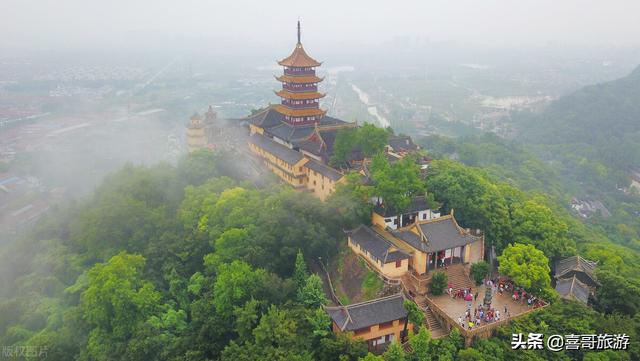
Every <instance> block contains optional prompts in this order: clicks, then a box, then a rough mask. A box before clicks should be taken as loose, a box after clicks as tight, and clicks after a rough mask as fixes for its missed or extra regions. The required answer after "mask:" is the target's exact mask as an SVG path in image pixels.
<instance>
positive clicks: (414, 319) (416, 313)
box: [403, 300, 424, 332]
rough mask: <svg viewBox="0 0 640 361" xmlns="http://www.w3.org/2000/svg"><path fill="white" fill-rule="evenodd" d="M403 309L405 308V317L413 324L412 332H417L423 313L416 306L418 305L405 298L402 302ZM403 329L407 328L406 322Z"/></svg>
mask: <svg viewBox="0 0 640 361" xmlns="http://www.w3.org/2000/svg"><path fill="white" fill-rule="evenodd" d="M403 306H404V309H405V310H407V318H408V319H409V322H411V323H412V324H413V330H414V332H417V331H418V330H419V329H420V328H421V327H422V324H423V323H424V313H423V312H422V311H421V310H420V308H418V305H417V304H416V303H415V302H413V301H411V300H405V301H404V303H403ZM404 328H405V331H406V330H407V324H406V323H405V326H404Z"/></svg>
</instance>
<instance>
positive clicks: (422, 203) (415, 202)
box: [374, 196, 429, 217]
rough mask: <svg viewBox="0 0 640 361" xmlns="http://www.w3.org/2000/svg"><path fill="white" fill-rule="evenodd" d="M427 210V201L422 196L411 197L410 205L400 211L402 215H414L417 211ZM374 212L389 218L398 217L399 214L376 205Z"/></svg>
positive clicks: (391, 209)
mask: <svg viewBox="0 0 640 361" xmlns="http://www.w3.org/2000/svg"><path fill="white" fill-rule="evenodd" d="M427 209H429V207H428V206H427V200H426V199H425V197H424V196H419V197H413V198H412V199H411V204H410V205H409V206H408V207H407V208H406V209H405V210H403V211H402V214H408V213H415V212H419V211H424V210H427ZM374 210H375V212H376V213H378V214H379V215H381V216H383V217H391V216H397V215H400V214H401V212H398V211H396V210H395V209H393V208H391V207H385V206H384V205H376V207H375V208H374Z"/></svg>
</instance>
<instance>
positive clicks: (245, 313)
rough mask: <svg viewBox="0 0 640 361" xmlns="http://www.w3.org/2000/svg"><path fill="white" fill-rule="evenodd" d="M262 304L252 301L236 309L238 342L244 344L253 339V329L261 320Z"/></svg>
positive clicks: (235, 329) (234, 313) (235, 326)
mask: <svg viewBox="0 0 640 361" xmlns="http://www.w3.org/2000/svg"><path fill="white" fill-rule="evenodd" d="M259 307H260V302H258V301H256V300H255V299H253V298H252V299H250V300H249V301H247V302H245V304H244V305H243V306H242V307H237V306H236V307H234V310H233V315H234V318H235V325H234V331H236V333H237V334H238V341H239V342H244V341H247V340H249V339H250V338H251V334H252V331H253V328H254V327H255V326H256V325H257V324H258V320H259V319H260V310H259Z"/></svg>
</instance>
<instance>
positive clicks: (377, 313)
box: [325, 293, 407, 331]
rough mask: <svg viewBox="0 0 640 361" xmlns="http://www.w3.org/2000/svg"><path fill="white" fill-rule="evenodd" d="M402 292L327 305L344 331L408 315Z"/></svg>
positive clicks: (332, 317) (330, 313) (328, 310)
mask: <svg viewBox="0 0 640 361" xmlns="http://www.w3.org/2000/svg"><path fill="white" fill-rule="evenodd" d="M404 300H405V298H404V296H403V295H402V293H398V294H395V295H393V296H388V297H384V298H379V299H375V300H371V301H366V302H362V303H356V304H353V305H348V306H341V307H325V310H326V311H327V313H328V314H329V316H330V317H331V319H332V320H333V321H334V322H335V323H336V324H337V325H338V327H340V329H341V330H342V331H355V330H359V329H362V328H365V327H370V326H373V325H378V324H381V323H385V322H390V321H395V320H399V319H403V318H406V317H407V310H405V308H404V305H403V304H404Z"/></svg>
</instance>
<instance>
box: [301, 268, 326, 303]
mask: <svg viewBox="0 0 640 361" xmlns="http://www.w3.org/2000/svg"><path fill="white" fill-rule="evenodd" d="M298 300H299V301H300V302H301V303H302V304H304V305H305V306H307V307H309V308H318V307H320V306H322V305H324V304H326V303H327V297H326V296H325V294H324V289H323V288H322V279H321V278H320V277H319V276H318V275H315V274H312V275H311V276H309V277H307V280H306V282H305V284H304V287H302V288H301V289H300V290H299V291H298Z"/></svg>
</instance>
